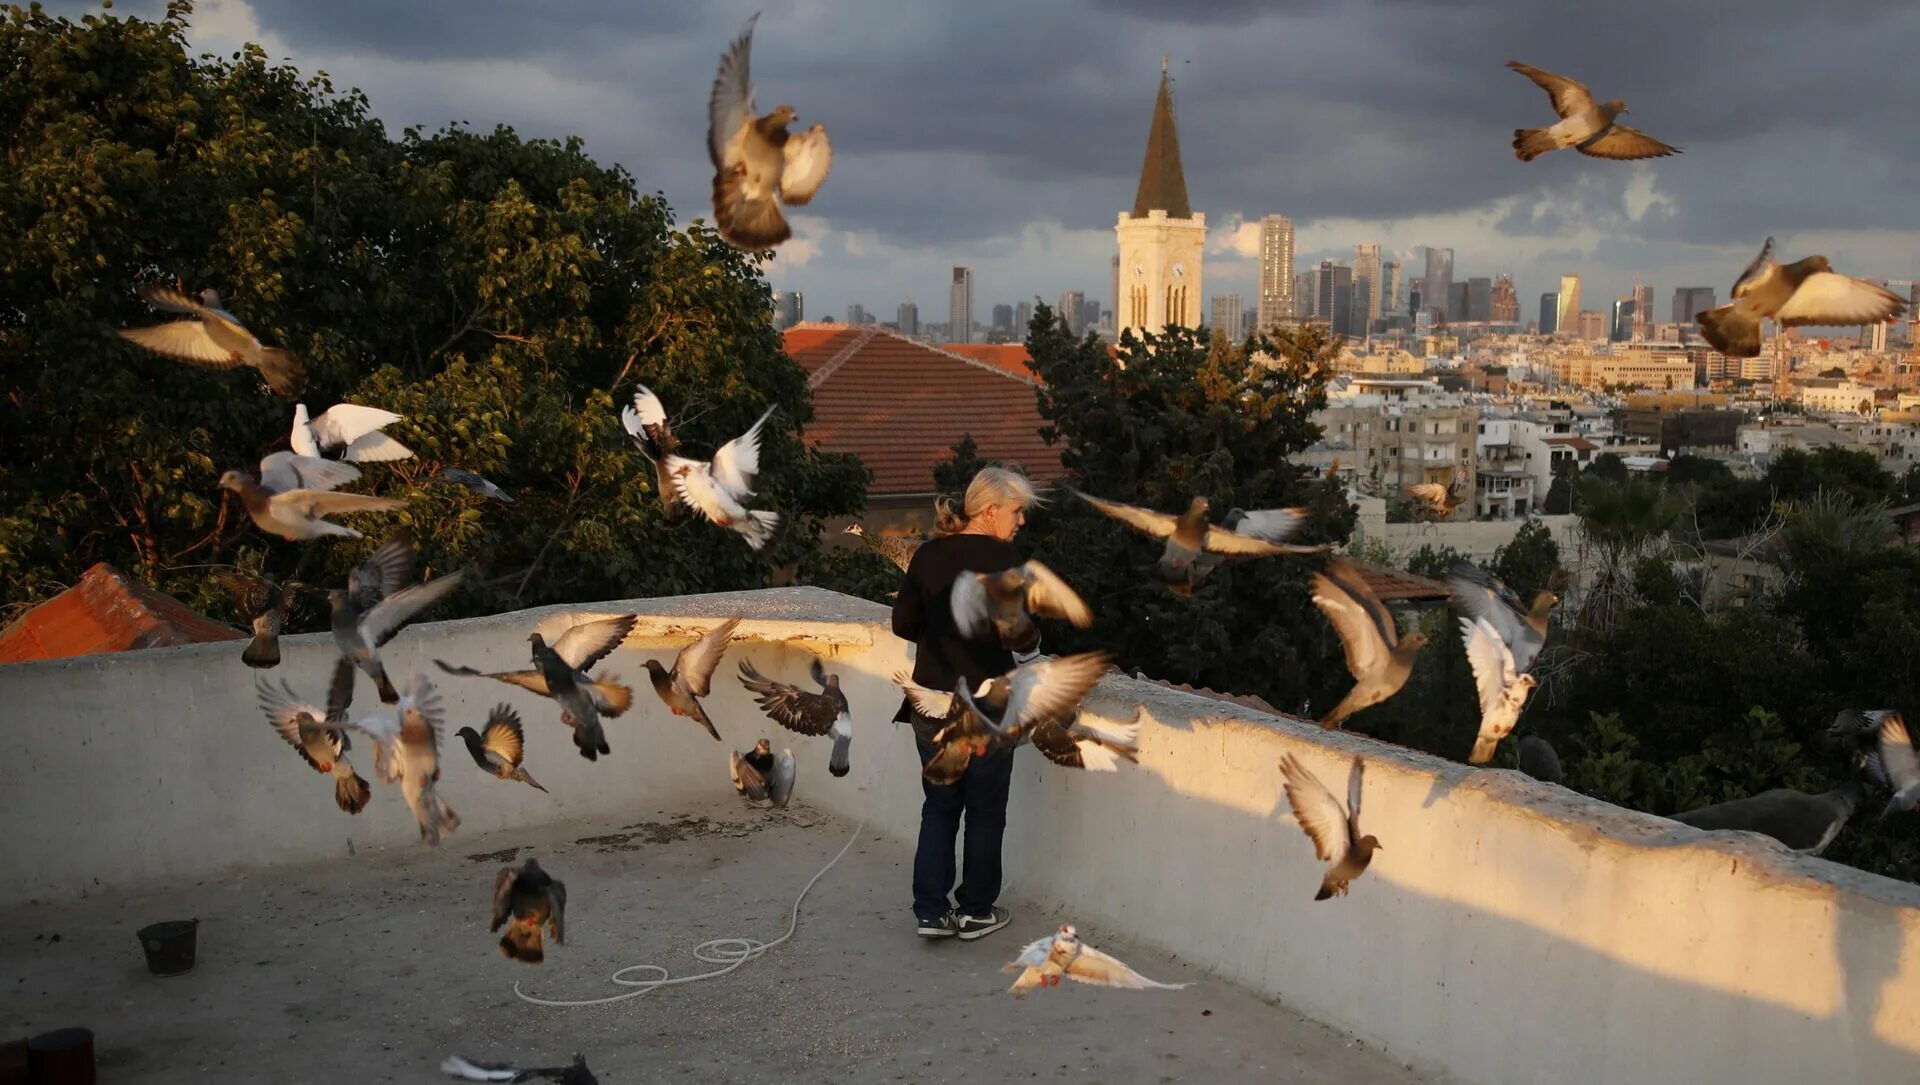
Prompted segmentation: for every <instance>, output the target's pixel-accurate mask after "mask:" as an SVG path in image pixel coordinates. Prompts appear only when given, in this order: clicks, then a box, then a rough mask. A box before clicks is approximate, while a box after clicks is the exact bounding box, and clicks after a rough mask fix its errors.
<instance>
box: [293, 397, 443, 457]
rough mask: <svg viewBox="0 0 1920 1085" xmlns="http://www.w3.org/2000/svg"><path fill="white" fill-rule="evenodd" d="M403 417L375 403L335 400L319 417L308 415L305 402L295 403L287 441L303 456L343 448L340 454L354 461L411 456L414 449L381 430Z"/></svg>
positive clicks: (317, 455) (317, 454)
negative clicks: (365, 405) (371, 404)
mask: <svg viewBox="0 0 1920 1085" xmlns="http://www.w3.org/2000/svg"><path fill="white" fill-rule="evenodd" d="M404 417H405V416H404V415H398V414H395V413H393V412H392V411H383V410H381V409H380V408H378V407H362V406H360V405H359V404H356V403H336V404H334V405H333V406H331V407H328V408H327V409H326V410H324V411H322V412H320V415H319V417H317V418H313V419H308V418H307V405H306V404H304V403H296V404H294V405H293V432H292V433H291V434H289V435H288V441H289V443H290V444H292V446H293V450H294V451H295V452H297V453H299V454H300V455H302V456H312V457H315V458H318V457H319V455H320V453H321V452H322V451H331V450H332V449H336V448H344V449H346V451H345V452H342V453H341V454H340V458H341V459H343V460H351V461H353V462H355V463H380V462H385V461H387V460H410V459H412V458H413V449H411V448H408V447H407V446H406V445H403V444H401V443H400V442H399V441H396V440H394V439H393V438H391V437H389V436H387V435H386V434H384V433H382V432H380V431H381V429H382V428H383V427H386V426H390V425H392V424H394V423H395V422H398V421H401V420H402V419H403V418H404Z"/></svg>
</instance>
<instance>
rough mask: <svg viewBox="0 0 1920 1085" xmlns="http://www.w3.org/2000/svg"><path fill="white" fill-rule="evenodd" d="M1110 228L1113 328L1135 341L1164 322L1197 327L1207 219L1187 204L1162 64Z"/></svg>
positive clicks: (1169, 92) (1169, 89) (1170, 94)
mask: <svg viewBox="0 0 1920 1085" xmlns="http://www.w3.org/2000/svg"><path fill="white" fill-rule="evenodd" d="M1113 229H1114V234H1115V238H1116V240H1117V241H1118V243H1119V246H1120V277H1121V279H1122V287H1123V289H1122V291H1119V292H1117V293H1116V296H1115V299H1114V321H1115V322H1116V324H1118V326H1119V330H1120V331H1121V332H1127V331H1131V332H1132V333H1134V334H1135V335H1139V334H1141V333H1143V332H1155V333H1158V332H1159V331H1161V330H1162V329H1164V328H1165V327H1166V326H1167V325H1168V324H1178V325H1181V326H1183V327H1188V328H1194V327H1199V326H1200V324H1201V322H1202V317H1201V314H1200V299H1201V297H1202V296H1203V294H1202V291H1203V290H1204V286H1203V266H1202V265H1203V260H1204V254H1205V252H1206V248H1207V216H1206V215H1205V214H1202V213H1201V212H1198V211H1195V210H1194V209H1193V206H1192V204H1190V203H1189V202H1188V201H1187V178H1186V174H1185V172H1184V171H1182V170H1181V168H1180V136H1179V133H1178V132H1177V131H1176V130H1175V128H1174V116H1173V83H1172V81H1171V80H1169V79H1168V78H1167V71H1166V63H1165V62H1164V61H1163V62H1162V63H1161V65H1160V91H1159V94H1158V95H1157V96H1156V97H1155V98H1154V102H1153V124H1152V126H1151V127H1150V128H1149V129H1148V130H1147V153H1146V158H1145V160H1144V161H1142V163H1141V165H1140V186H1139V188H1138V189H1136V190H1135V191H1134V196H1133V213H1132V214H1128V213H1127V212H1125V211H1122V212H1120V217H1119V220H1118V221H1117V223H1116V224H1115V225H1114V228H1113Z"/></svg>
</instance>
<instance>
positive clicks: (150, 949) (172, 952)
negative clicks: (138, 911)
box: [140, 919, 200, 976]
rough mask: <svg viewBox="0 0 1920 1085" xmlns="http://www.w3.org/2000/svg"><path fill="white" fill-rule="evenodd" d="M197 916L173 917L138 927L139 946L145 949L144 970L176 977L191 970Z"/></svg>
mask: <svg viewBox="0 0 1920 1085" xmlns="http://www.w3.org/2000/svg"><path fill="white" fill-rule="evenodd" d="M199 928H200V921H199V920H198V919H174V920H169V921H167V922H165V923H155V924H153V925H152V926H147V927H142V928H140V948H141V949H143V950H146V952H147V971H149V972H152V973H153V974H154V975H156V976H177V975H180V974H181V973H182V972H191V971H193V950H194V942H195V938H194V934H195V932H196V931H198V930H199Z"/></svg>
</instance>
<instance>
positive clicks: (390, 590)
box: [327, 531, 466, 704]
mask: <svg viewBox="0 0 1920 1085" xmlns="http://www.w3.org/2000/svg"><path fill="white" fill-rule="evenodd" d="M413 558H414V547H413V536H412V534H411V533H410V532H404V531H403V532H401V533H399V534H397V535H395V536H394V537H393V538H391V539H389V540H387V541H386V542H384V543H382V544H381V545H380V547H379V548H378V549H376V550H375V551H374V552H373V553H372V554H371V555H369V556H368V558H367V560H365V561H363V562H361V563H360V564H359V566H357V567H356V568H355V569H354V570H353V572H352V573H350V574H348V578H347V587H346V589H345V590H341V589H339V588H335V589H334V590H332V591H330V592H328V593H327V598H328V601H329V602H330V603H331V604H332V606H333V640H334V643H335V644H336V645H338V646H339V648H340V654H341V655H343V656H346V657H347V658H348V659H351V660H353V662H354V665H355V666H357V667H359V668H360V669H361V670H363V671H365V672H367V675H368V676H369V677H371V678H372V679H373V680H374V682H375V684H377V685H378V686H379V688H380V699H381V700H382V701H384V702H386V703H387V704H394V703H396V702H398V701H399V700H400V694H399V692H398V691H397V690H395V689H394V688H393V683H392V682H390V681H388V680H387V671H386V667H385V666H383V665H382V664H381V662H380V649H381V647H383V646H384V645H385V644H386V643H387V642H388V641H390V640H392V639H393V638H394V637H395V636H396V635H397V634H398V633H399V632H400V630H401V629H402V628H403V627H405V626H406V624H407V623H408V622H410V621H412V620H413V619H414V618H415V617H417V616H419V614H420V613H421V612H422V611H424V610H426V609H427V608H428V607H430V606H433V605H434V604H435V603H438V602H440V601H441V600H442V599H445V598H446V597H447V596H449V595H451V594H453V591H454V589H456V588H458V587H459V586H460V583H461V581H462V580H463V579H465V577H466V571H465V570H461V571H459V572H455V573H450V574H448V575H446V576H442V577H436V578H434V579H433V580H430V581H427V582H426V583H424V584H415V585H413V586H412V587H401V585H402V584H404V583H406V581H407V579H408V578H409V577H411V576H412V574H413Z"/></svg>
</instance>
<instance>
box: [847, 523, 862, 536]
mask: <svg viewBox="0 0 1920 1085" xmlns="http://www.w3.org/2000/svg"><path fill="white" fill-rule="evenodd" d="M846 533H847V534H849V535H860V536H863V537H864V536H865V535H866V533H867V529H866V528H864V527H861V526H860V525H859V524H848V525H847V532H846Z"/></svg>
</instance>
